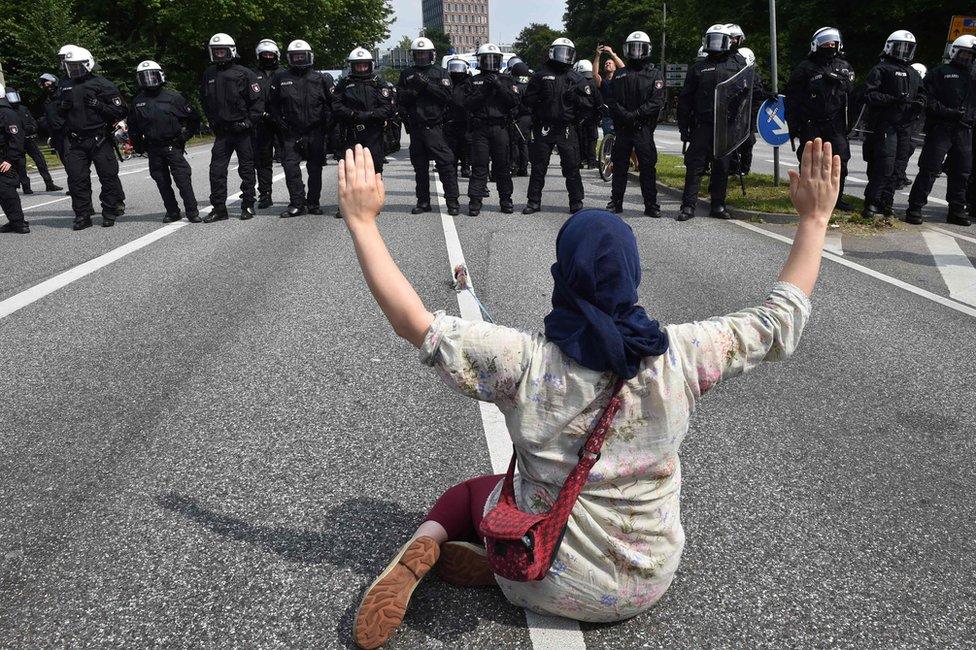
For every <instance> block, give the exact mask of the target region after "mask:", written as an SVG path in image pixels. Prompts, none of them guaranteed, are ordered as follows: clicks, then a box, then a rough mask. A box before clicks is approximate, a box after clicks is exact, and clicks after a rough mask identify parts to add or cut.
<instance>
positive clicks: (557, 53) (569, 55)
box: [549, 45, 576, 64]
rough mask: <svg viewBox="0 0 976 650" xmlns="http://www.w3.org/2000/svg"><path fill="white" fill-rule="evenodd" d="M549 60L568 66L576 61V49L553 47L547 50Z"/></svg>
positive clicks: (562, 46) (565, 46)
mask: <svg viewBox="0 0 976 650" xmlns="http://www.w3.org/2000/svg"><path fill="white" fill-rule="evenodd" d="M549 58H550V59H552V60H553V61H558V62H559V63H566V64H570V63H572V62H573V61H574V60H576V48H575V47H570V46H568V45H553V46H552V47H551V48H549Z"/></svg>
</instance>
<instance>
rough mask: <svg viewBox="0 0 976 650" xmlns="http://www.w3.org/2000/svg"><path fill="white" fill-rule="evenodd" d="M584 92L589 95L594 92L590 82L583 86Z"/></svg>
mask: <svg viewBox="0 0 976 650" xmlns="http://www.w3.org/2000/svg"><path fill="white" fill-rule="evenodd" d="M583 92H584V93H586V94H587V95H589V94H591V93H592V92H593V89H591V88H590V84H586V85H585V86H583Z"/></svg>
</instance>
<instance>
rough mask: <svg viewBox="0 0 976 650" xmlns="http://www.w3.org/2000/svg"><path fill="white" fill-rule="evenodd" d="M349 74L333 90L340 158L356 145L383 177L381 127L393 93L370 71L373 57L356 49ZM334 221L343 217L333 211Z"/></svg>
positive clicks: (392, 103) (392, 108)
mask: <svg viewBox="0 0 976 650" xmlns="http://www.w3.org/2000/svg"><path fill="white" fill-rule="evenodd" d="M347 61H348V63H349V74H348V75H347V76H345V77H343V78H342V79H341V80H340V81H339V83H338V84H336V85H335V86H334V89H333V102H332V113H333V115H334V116H335V117H336V119H337V121H338V124H339V130H340V135H339V141H340V147H339V152H338V153H339V154H340V155H344V154H345V152H346V150H347V149H350V148H352V147H354V146H356V145H357V144H361V145H363V148H365V149H369V153H370V155H372V157H373V167H374V168H375V169H376V172H377V173H378V174H382V173H383V158H384V156H385V155H386V152H385V151H384V147H383V131H384V128H383V127H384V124H385V123H386V122H387V121H388V120H390V119H392V118H393V116H394V115H395V114H396V103H395V97H396V89H395V88H394V87H393V85H392V84H390V83H389V82H387V81H384V80H383V79H380V77H379V76H378V75H376V74H375V73H374V71H373V55H372V54H370V52H369V50H367V49H365V48H362V47H357V48H356V49H354V50H353V51H352V52H350V53H349V57H348V59H347ZM335 216H336V219H341V218H342V215H341V214H339V212H338V211H336V214H335Z"/></svg>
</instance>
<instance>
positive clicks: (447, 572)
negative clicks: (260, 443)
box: [437, 542, 498, 587]
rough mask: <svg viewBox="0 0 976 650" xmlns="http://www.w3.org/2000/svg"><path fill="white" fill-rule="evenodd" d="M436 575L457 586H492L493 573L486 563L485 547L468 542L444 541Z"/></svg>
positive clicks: (495, 583) (493, 584)
mask: <svg viewBox="0 0 976 650" xmlns="http://www.w3.org/2000/svg"><path fill="white" fill-rule="evenodd" d="M437 575H438V576H440V579H441V580H443V581H444V582H449V583H450V584H452V585H457V586H458V587H489V586H490V587H494V586H496V585H497V584H498V583H497V582H495V574H494V573H492V572H491V566H490V565H489V564H488V553H487V552H486V551H485V547H484V546H481V545H479V544H471V543H469V542H444V544H442V545H441V559H440V560H439V561H438V562H437Z"/></svg>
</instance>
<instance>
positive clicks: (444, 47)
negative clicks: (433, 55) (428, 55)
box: [424, 28, 451, 57]
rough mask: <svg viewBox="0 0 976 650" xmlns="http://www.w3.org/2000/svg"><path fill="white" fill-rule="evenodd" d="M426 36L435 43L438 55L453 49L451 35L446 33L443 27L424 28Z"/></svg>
mask: <svg viewBox="0 0 976 650" xmlns="http://www.w3.org/2000/svg"><path fill="white" fill-rule="evenodd" d="M424 36H426V37H427V38H429V39H430V40H431V42H432V43H433V44H434V51H435V52H437V56H438V57H442V56H444V55H445V54H447V53H448V51H449V50H450V49H451V37H450V36H448V35H447V34H446V33H444V30H443V29H437V28H432V29H427V30H424Z"/></svg>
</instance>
